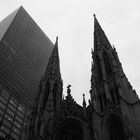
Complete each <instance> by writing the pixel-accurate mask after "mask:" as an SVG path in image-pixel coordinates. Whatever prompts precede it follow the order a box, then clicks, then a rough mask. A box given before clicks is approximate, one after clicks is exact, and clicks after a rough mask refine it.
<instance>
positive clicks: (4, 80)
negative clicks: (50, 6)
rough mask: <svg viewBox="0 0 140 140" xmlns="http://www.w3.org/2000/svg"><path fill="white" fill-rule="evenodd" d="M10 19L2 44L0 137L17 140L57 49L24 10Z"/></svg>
mask: <svg viewBox="0 0 140 140" xmlns="http://www.w3.org/2000/svg"><path fill="white" fill-rule="evenodd" d="M11 15H12V16H13V15H14V16H13V17H11V18H9V16H8V17H7V18H8V19H7V18H6V19H4V20H6V21H5V22H4V23H5V25H9V26H7V29H5V33H4V35H3V36H2V37H1V41H0V87H1V88H0V89H1V90H0V136H6V135H10V136H11V137H13V138H15V139H17V140H18V139H19V138H20V134H21V130H22V128H23V126H24V124H25V122H26V120H27V117H26V116H27V115H28V114H29V112H30V109H31V107H32V105H33V103H34V99H35V96H36V93H37V90H38V85H39V80H40V78H41V76H42V75H43V74H44V72H45V69H46V67H47V64H48V60H49V57H50V55H51V52H52V49H53V46H54V45H53V43H52V42H51V41H50V40H49V38H48V37H47V36H46V35H45V34H44V32H43V31H42V30H41V29H40V28H39V26H38V25H37V24H36V23H35V22H34V21H33V19H32V18H31V17H30V16H29V14H28V13H27V12H26V11H25V10H24V8H23V7H20V8H19V9H18V11H16V12H14V14H11ZM7 22H9V23H10V24H8V23H7ZM0 24H1V23H0ZM0 28H2V25H0Z"/></svg>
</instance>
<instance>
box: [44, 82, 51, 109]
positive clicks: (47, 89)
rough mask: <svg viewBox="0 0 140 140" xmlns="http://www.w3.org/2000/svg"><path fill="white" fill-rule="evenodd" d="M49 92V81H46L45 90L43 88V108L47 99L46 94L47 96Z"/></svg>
mask: <svg viewBox="0 0 140 140" xmlns="http://www.w3.org/2000/svg"><path fill="white" fill-rule="evenodd" d="M49 92H50V82H49V81H48V82H47V83H46V90H45V96H44V102H43V108H45V106H46V103H47V100H48V96H49Z"/></svg>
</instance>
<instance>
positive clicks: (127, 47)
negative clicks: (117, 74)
mask: <svg viewBox="0 0 140 140" xmlns="http://www.w3.org/2000/svg"><path fill="white" fill-rule="evenodd" d="M0 2H1V4H0V20H2V19H3V18H4V17H6V16H7V15H8V14H10V13H11V12H12V11H14V10H15V9H17V8H18V7H19V6H21V5H22V6H23V7H24V8H25V10H26V11H27V12H28V13H29V14H30V15H31V17H32V18H33V19H34V20H35V21H36V22H37V24H38V25H39V26H40V27H41V29H42V30H43V31H44V32H45V33H46V35H47V36H48V37H49V38H50V39H51V40H52V41H53V42H55V38H56V36H57V35H58V36H59V53H60V63H61V73H62V78H63V80H64V94H66V86H67V85H68V84H72V95H73V97H74V98H75V100H76V101H77V102H78V103H80V104H81V102H82V94H83V93H85V94H86V97H87V98H89V90H90V76H91V48H93V27H94V21H93V16H92V15H93V13H95V14H96V17H97V19H98V20H99V22H100V24H101V26H102V28H103V30H104V31H105V33H106V35H107V37H108V39H109V41H110V43H111V44H114V45H115V47H116V50H117V52H118V55H119V58H120V60H121V63H122V66H123V68H124V71H125V73H126V75H127V77H128V79H129V81H130V82H131V84H132V86H133V87H134V88H135V89H136V91H137V93H138V94H139V91H140V86H139V83H140V73H139V71H140V1H139V0H117V1H115V0H114V1H113V0H1V1H0ZM139 95H140V94H139Z"/></svg>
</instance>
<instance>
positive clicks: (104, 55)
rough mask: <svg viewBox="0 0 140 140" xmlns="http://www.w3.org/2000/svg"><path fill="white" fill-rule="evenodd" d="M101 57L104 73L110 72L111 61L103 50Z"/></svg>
mask: <svg viewBox="0 0 140 140" xmlns="http://www.w3.org/2000/svg"><path fill="white" fill-rule="evenodd" d="M103 59H104V63H105V69H106V73H107V74H111V73H112V69H111V63H110V61H109V57H108V54H107V53H106V52H105V51H104V52H103Z"/></svg>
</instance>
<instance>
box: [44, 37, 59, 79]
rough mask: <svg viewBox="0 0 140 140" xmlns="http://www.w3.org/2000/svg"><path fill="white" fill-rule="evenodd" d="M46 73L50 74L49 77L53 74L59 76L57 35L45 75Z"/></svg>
mask: <svg viewBox="0 0 140 140" xmlns="http://www.w3.org/2000/svg"><path fill="white" fill-rule="evenodd" d="M47 75H49V76H51V78H54V75H55V76H57V78H58V77H59V78H60V77H61V74H60V66H59V51H58V37H56V42H55V45H54V48H53V51H52V54H51V56H50V59H49V63H48V66H47V69H46V76H47Z"/></svg>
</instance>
